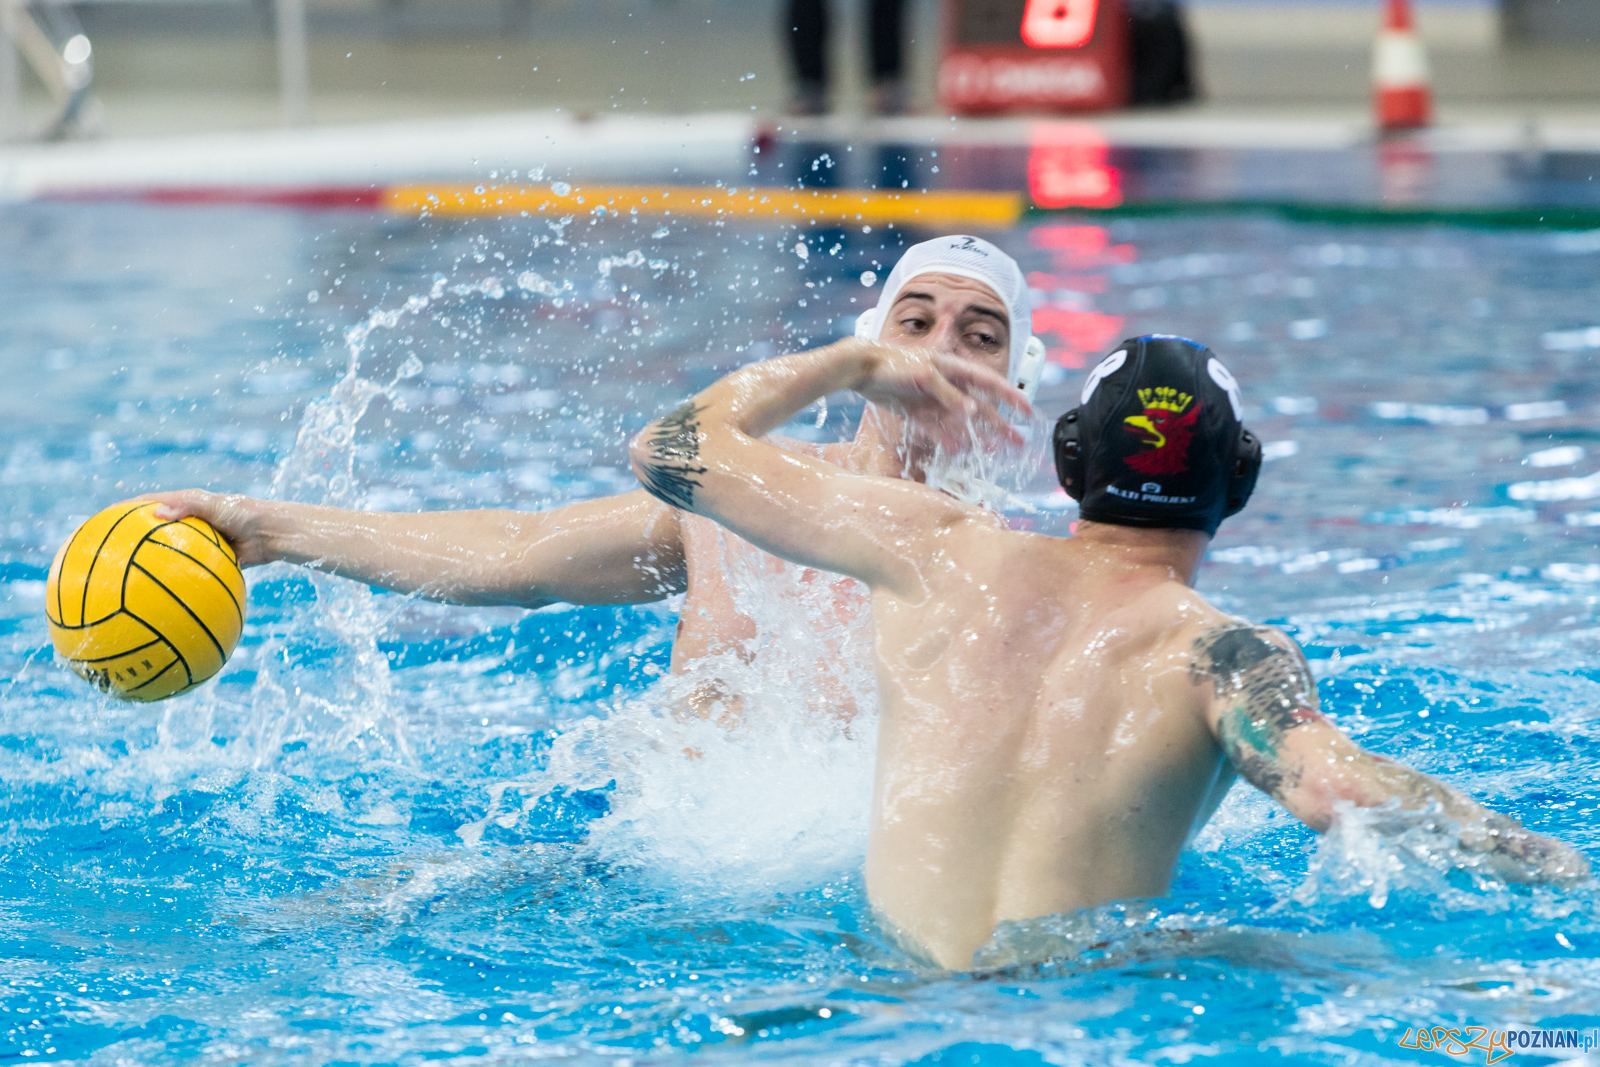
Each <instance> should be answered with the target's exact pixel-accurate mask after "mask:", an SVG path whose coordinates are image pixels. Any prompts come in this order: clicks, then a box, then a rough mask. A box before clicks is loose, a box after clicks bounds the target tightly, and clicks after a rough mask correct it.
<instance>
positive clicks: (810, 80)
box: [788, 0, 905, 86]
mask: <svg viewBox="0 0 1600 1067" xmlns="http://www.w3.org/2000/svg"><path fill="white" fill-rule="evenodd" d="M866 3H867V38H868V40H870V41H871V57H870V61H871V71H872V80H873V81H874V82H887V81H898V80H899V79H900V77H901V76H902V73H903V71H904V67H905V58H904V54H903V52H902V48H901V36H902V34H901V30H902V28H903V27H904V25H905V0H866ZM788 28H789V58H790V60H791V61H792V62H793V64H794V73H795V76H796V77H797V78H799V79H800V82H801V84H810V85H816V86H826V85H827V84H828V32H829V18H828V0H789V17H788Z"/></svg>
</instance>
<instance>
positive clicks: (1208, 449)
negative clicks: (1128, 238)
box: [1055, 334, 1261, 534]
mask: <svg viewBox="0 0 1600 1067" xmlns="http://www.w3.org/2000/svg"><path fill="white" fill-rule="evenodd" d="M1242 407H1243V403H1242V401H1241V400H1240V398H1239V383H1238V382H1237V381H1235V380H1234V377H1233V375H1232V374H1230V373H1229V372H1228V368H1227V367H1224V366H1223V365H1222V361H1221V360H1219V359H1218V358H1217V357H1216V355H1215V354H1214V353H1213V352H1212V351H1211V349H1209V348H1207V347H1206V346H1205V345H1203V344H1200V343H1199V342H1198V341H1191V340H1189V339H1188V338H1184V337H1170V336H1164V335H1161V334H1152V335H1149V336H1145V337H1136V338H1133V339H1132V340H1128V341H1124V342H1122V344H1120V345H1118V346H1117V348H1116V350H1115V351H1114V352H1112V353H1111V354H1110V355H1109V356H1107V357H1106V358H1105V359H1103V360H1101V362H1100V365H1099V366H1098V367H1096V368H1095V369H1094V370H1093V371H1091V372H1090V374H1089V380H1088V381H1087V382H1085V383H1084V386H1083V397H1082V402H1081V406H1079V407H1076V408H1073V409H1072V410H1071V411H1069V412H1067V413H1066V414H1065V415H1063V416H1061V418H1060V420H1058V421H1057V422H1056V432H1055V455H1056V476H1057V477H1058V478H1060V480H1061V487H1062V488H1063V489H1065V490H1066V491H1067V493H1068V494H1070V495H1071V496H1072V498H1073V499H1074V500H1077V501H1079V504H1080V507H1079V514H1080V515H1082V516H1083V517H1084V518H1085V519H1091V520H1093V521H1094V522H1107V523H1116V524H1117V525H1120V526H1149V527H1172V528H1176V529H1180V530H1204V531H1205V532H1206V533H1208V534H1214V533H1216V532H1217V527H1218V525H1220V524H1221V522H1222V520H1223V519H1225V518H1227V517H1228V516H1229V515H1232V514H1234V513H1235V512H1237V511H1238V510H1239V509H1240V508H1242V507H1244V505H1245V501H1247V500H1249V499H1250V493H1251V491H1252V490H1254V489H1255V486H1256V475H1257V474H1258V473H1260V470H1261V442H1260V441H1258V440H1257V439H1256V436H1255V435H1254V434H1252V433H1251V432H1250V431H1249V430H1246V429H1245V428H1244V426H1243V425H1242V424H1241V423H1240V421H1239V419H1240V416H1241V409H1242Z"/></svg>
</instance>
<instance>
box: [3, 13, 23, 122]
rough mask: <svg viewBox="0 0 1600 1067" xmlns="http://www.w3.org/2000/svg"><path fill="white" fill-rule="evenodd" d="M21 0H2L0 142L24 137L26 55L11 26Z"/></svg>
mask: <svg viewBox="0 0 1600 1067" xmlns="http://www.w3.org/2000/svg"><path fill="white" fill-rule="evenodd" d="M17 2H18V0H0V144H5V143H7V142H11V141H20V140H22V129H23V127H22V59H21V57H20V56H18V55H17V45H16V41H14V40H13V39H12V36H11V26H12V22H13V20H14V19H16V18H17V15H18V12H17V11H16V4H17Z"/></svg>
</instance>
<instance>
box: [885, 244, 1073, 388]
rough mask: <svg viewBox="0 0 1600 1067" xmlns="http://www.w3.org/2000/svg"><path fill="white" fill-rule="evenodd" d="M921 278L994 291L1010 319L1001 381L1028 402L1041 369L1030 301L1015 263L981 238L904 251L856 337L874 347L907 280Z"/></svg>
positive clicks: (1041, 348)
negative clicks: (950, 279) (961, 281)
mask: <svg viewBox="0 0 1600 1067" xmlns="http://www.w3.org/2000/svg"><path fill="white" fill-rule="evenodd" d="M924 274H954V275H956V276H958V277H961V278H971V279H972V280H973V281H977V282H982V283H983V284H984V285H987V286H988V287H989V288H990V289H993V290H994V294H995V296H998V297H999V298H1000V300H1001V302H1003V303H1004V304H1005V306H1006V312H1007V314H1008V315H1009V316H1010V319H1011V364H1010V368H1009V371H1008V373H1007V375H1006V377H1007V378H1008V379H1009V380H1010V381H1011V384H1012V385H1015V386H1016V387H1017V388H1018V389H1020V390H1022V392H1023V395H1025V396H1026V397H1027V398H1028V399H1029V400H1032V399H1033V394H1034V392H1035V391H1036V390H1037V389H1038V388H1039V372H1040V371H1041V370H1043V369H1044V356H1045V350H1044V342H1043V341H1040V340H1039V339H1038V338H1037V337H1035V336H1033V301H1032V299H1031V298H1030V297H1029V295H1028V283H1027V280H1026V279H1025V278H1023V276H1022V268H1021V267H1018V266H1017V261H1016V260H1014V259H1012V258H1011V257H1010V256H1008V255H1006V254H1005V253H1004V252H1002V251H1000V249H998V248H996V247H995V246H994V245H992V244H990V243H989V242H988V241H985V240H983V239H982V238H981V237H968V236H966V235H965V234H952V235H950V236H948V237H935V238H934V239H933V240H931V241H924V242H922V243H921V244H919V245H912V246H911V247H910V248H908V249H906V254H905V255H903V256H901V257H900V262H898V263H896V264H895V265H894V269H893V270H891V271H890V272H889V277H888V280H887V281H885V282H884V283H883V295H882V296H880V297H879V298H878V306H877V307H875V308H873V309H872V310H871V311H866V312H863V313H862V314H861V317H860V318H859V319H857V320H856V336H857V337H861V338H865V339H866V340H869V341H876V340H878V338H879V337H881V336H882V335H883V327H884V324H885V323H886V322H888V319H889V309H890V308H891V307H893V306H894V302H895V301H896V300H898V299H899V298H900V291H901V290H902V289H904V288H905V287H906V284H907V283H908V282H910V281H911V279H913V278H917V277H920V276H921V275H924Z"/></svg>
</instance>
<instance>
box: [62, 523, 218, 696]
mask: <svg viewBox="0 0 1600 1067" xmlns="http://www.w3.org/2000/svg"><path fill="white" fill-rule="evenodd" d="M158 506H159V505H157V504H154V503H145V504H140V503H136V502H126V503H122V504H116V505H114V506H112V507H109V508H107V509H106V510H104V511H102V512H101V513H100V514H98V515H96V516H95V517H94V518H92V519H90V520H89V521H88V522H86V523H84V524H83V525H82V526H80V527H78V529H77V532H76V533H74V534H73V535H72V536H71V537H70V538H68V539H67V543H66V544H64V545H62V546H61V551H59V552H57V553H56V558H55V561H54V562H53V563H51V564H50V580H49V582H48V583H47V584H46V586H45V615H46V616H47V617H48V618H49V620H50V640H51V641H52V642H53V643H54V644H55V646H56V651H57V652H59V653H60V654H61V657H62V658H63V659H65V660H66V661H67V664H68V666H70V667H71V668H72V669H73V670H74V671H76V672H77V673H78V674H80V675H82V676H83V677H84V678H86V679H88V680H89V682H90V683H92V684H93V685H95V686H97V687H98V688H99V689H100V690H101V691H102V692H104V693H109V694H110V695H112V696H115V697H121V698H122V699H124V700H164V699H166V698H167V697H170V696H176V695H177V694H179V693H184V692H187V691H189V690H190V689H193V688H194V687H195V686H197V685H199V684H200V683H201V682H203V681H205V680H206V679H207V678H210V677H211V676H212V675H214V674H216V673H217V672H218V671H220V670H221V669H222V665H223V664H224V663H226V662H227V661H228V657H229V656H230V655H232V654H233V650H234V648H235V647H237V646H238V644H239V635H240V634H241V633H243V631H244V611H245V588H244V575H243V574H242V573H241V572H240V570H239V557H238V556H237V555H235V554H234V551H233V549H232V547H230V546H229V544H228V542H227V541H226V540H224V539H223V538H222V537H221V536H220V535H218V533H217V531H216V530H214V529H212V527H211V526H210V524H208V523H206V522H205V521H203V520H201V519H196V518H187V519H181V520H179V521H177V522H168V521H167V520H165V519H158V518H156V508H157V507H158Z"/></svg>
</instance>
